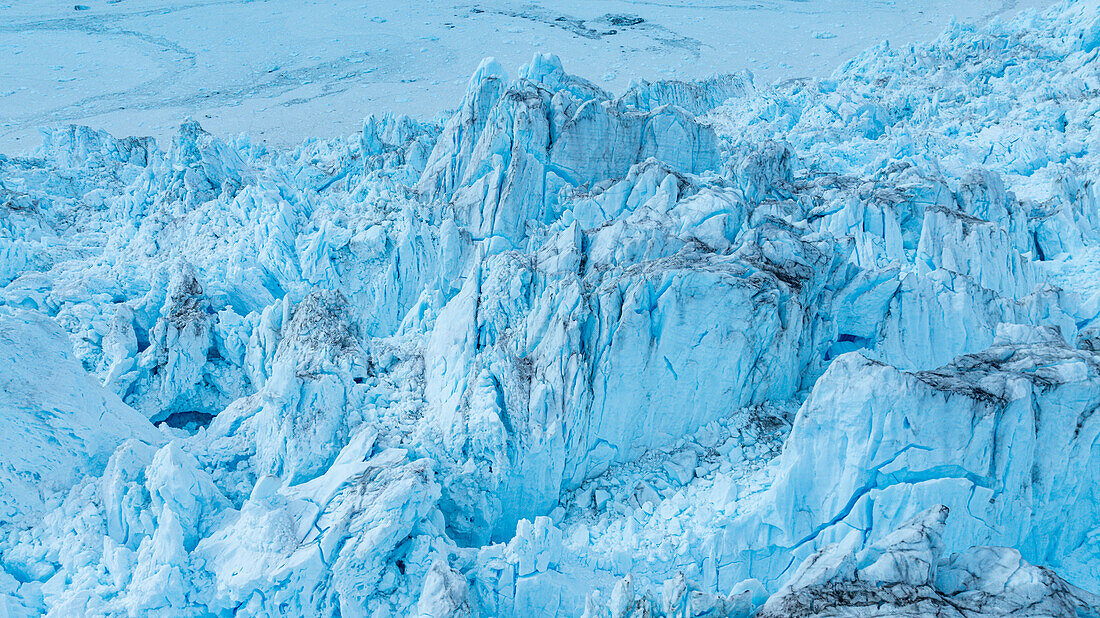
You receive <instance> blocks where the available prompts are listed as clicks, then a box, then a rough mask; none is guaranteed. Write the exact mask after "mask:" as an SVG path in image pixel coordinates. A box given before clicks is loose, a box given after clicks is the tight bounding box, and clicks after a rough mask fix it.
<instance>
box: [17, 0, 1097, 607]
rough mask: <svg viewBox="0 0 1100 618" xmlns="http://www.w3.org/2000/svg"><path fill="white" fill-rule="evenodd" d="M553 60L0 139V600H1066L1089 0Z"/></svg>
mask: <svg viewBox="0 0 1100 618" xmlns="http://www.w3.org/2000/svg"><path fill="white" fill-rule="evenodd" d="M569 68H570V67H569V66H568V65H566V66H563V64H562V62H561V61H560V59H559V58H558V57H556V56H552V55H548V54H537V55H535V56H534V57H533V58H530V59H529V60H528V62H527V64H525V65H524V66H522V67H521V68H520V69H519V70H518V71H513V72H512V73H511V74H508V72H506V70H505V68H504V67H503V66H502V65H501V64H500V63H498V62H496V61H492V60H486V61H484V62H482V63H481V64H480V66H478V67H477V69H476V71H475V72H474V73H473V75H472V76H471V77H470V78H469V79H468V81H467V84H466V86H465V89H464V90H463V92H462V94H461V95H460V96H458V97H457V98H456V99H455V100H454V101H451V102H448V103H446V105H445V106H446V107H452V108H454V109H455V110H456V111H455V112H454V113H453V114H451V115H450V116H447V117H446V118H444V119H443V120H442V121H441V122H438V123H436V122H431V121H424V120H415V119H412V118H410V117H408V116H394V115H380V116H372V117H371V118H369V119H368V120H367V121H366V122H365V123H364V125H363V127H362V129H361V130H359V131H356V132H355V133H353V134H351V135H350V136H348V137H343V138H337V139H333V140H327V141H326V140H310V141H307V142H305V143H304V144H302V145H301V146H299V147H297V148H294V149H288V150H282V149H274V148H271V147H269V146H265V145H264V144H262V143H259V142H258V141H251V140H249V139H248V138H245V137H236V138H231V139H227V138H221V137H218V136H215V135H213V134H211V133H207V132H206V131H204V130H203V128H201V127H200V125H199V123H195V122H187V123H184V124H183V125H182V126H180V127H178V128H177V130H176V131H175V133H174V135H173V136H172V138H171V139H170V140H168V141H166V142H163V143H158V142H156V141H154V140H151V139H147V138H116V137H112V136H111V135H109V134H107V133H105V132H101V131H96V130H94V129H89V128H84V127H75V126H72V127H63V128H59V129H56V130H54V131H51V132H49V134H48V135H47V138H46V143H45V145H44V147H43V148H42V150H41V152H40V153H38V154H37V155H36V156H32V157H23V156H11V157H7V156H0V208H2V209H3V210H2V212H3V218H2V219H0V223H2V228H0V285H2V286H3V287H2V289H0V360H3V362H4V367H3V369H2V373H0V376H2V377H3V381H2V384H3V392H2V396H0V414H2V415H3V416H2V417H0V435H2V437H0V448H2V449H3V450H2V454H3V459H2V460H0V464H2V466H0V492H2V494H3V501H2V502H0V509H2V511H0V564H2V566H3V569H2V571H0V611H6V612H7V613H8V614H9V615H19V616H21V615H38V614H41V613H43V612H49V613H51V614H53V615H56V616H76V615H80V616H83V615H135V616H136V615H142V616H144V615H163V616H180V615H193V616H208V615H215V616H228V615H243V616H284V615H303V616H313V615H344V616H359V615H367V616H425V617H427V616H431V617H436V618H438V617H441V616H517V617H520V616H524V617H525V616H543V615H546V616H553V615H560V616H581V615H584V616H589V617H590V618H595V617H600V618H607V617H609V616H610V617H614V618H625V617H633V618H642V617H643V616H652V617H661V616H664V617H688V616H692V617H696V616H727V617H744V618H747V617H749V616H758V617H779V616H860V617H862V616H967V617H977V616H990V617H992V616H1004V615H1017V616H1057V617H1063V616H1064V617H1080V616H1093V617H1095V616H1100V599H1098V598H1097V596H1096V592H1097V591H1098V590H1100V414H1097V411H1098V410H1100V189H1098V188H1097V186H1096V184H1095V183H1094V182H1093V178H1094V177H1095V176H1096V174H1097V173H1098V172H1100V132H1098V131H1097V129H1096V128H1095V123H1096V117H1097V112H1098V111H1100V2H1098V1H1097V0H1078V1H1075V2H1069V3H1066V4H1060V5H1058V6H1056V7H1055V8H1053V9H1051V10H1050V11H1049V12H1045V13H1026V14H1024V15H1023V16H1021V17H1020V18H1019V19H1017V20H1016V21H1013V22H1011V23H1001V22H994V23H990V24H986V25H984V26H981V27H973V26H967V25H961V24H953V25H951V26H950V27H949V28H948V29H947V30H946V31H945V32H944V33H943V34H942V35H941V36H940V37H939V38H938V39H937V40H935V41H933V42H931V43H923V44H916V45H913V46H909V45H906V46H903V47H891V46H887V45H878V46H875V47H872V48H871V49H868V50H867V51H866V52H864V53H862V54H861V55H859V56H858V57H857V58H856V59H854V60H853V61H851V62H850V63H847V64H845V65H844V66H843V67H841V68H840V69H839V70H838V71H837V72H836V73H835V74H833V75H832V76H831V77H829V78H826V79H806V80H793V81H786V82H783V83H778V84H775V85H769V84H768V83H766V82H763V81H760V80H754V79H753V78H752V76H750V75H748V74H744V73H734V74H730V75H726V76H718V77H712V78H709V79H707V80H704V81H649V82H642V83H639V84H637V85H635V86H634V87H632V88H630V89H627V90H626V91H624V92H623V93H621V94H619V95H613V94H609V93H608V92H606V91H605V90H604V89H602V88H601V87H600V86H597V85H595V84H593V83H592V82H590V81H587V80H585V79H582V78H579V77H576V76H574V75H572V74H570V73H569V72H567V71H568V70H569ZM66 335H67V336H66Z"/></svg>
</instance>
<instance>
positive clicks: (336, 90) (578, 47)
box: [0, 0, 1051, 153]
mask: <svg viewBox="0 0 1100 618" xmlns="http://www.w3.org/2000/svg"><path fill="white" fill-rule="evenodd" d="M1050 4H1051V1H1050V0H966V1H963V2H959V1H956V0H926V1H922V2H895V1H894V0H734V1H727V2H719V1H715V0H709V1H704V2H694V1H689V0H666V1H659V2H653V1H645V0H634V1H622V0H616V1H608V0H599V1H594V2H564V1H560V0H558V1H555V0H537V1H534V2H516V1H511V2H508V1H504V0H486V1H484V2H461V1H455V0H445V1H443V2H429V1H424V0H412V1H410V2H404V1H401V2H380V1H378V0H366V1H364V2H349V1H348V0H336V1H331V2H303V1H300V0H270V1H265V2H252V1H248V0H149V1H141V2H139V1H136V0H121V1H120V0H114V1H112V0H66V1H64V2H61V1H57V0H44V1H41V2H31V1H28V0H9V1H0V151H3V152H7V153H13V152H29V151H32V150H34V149H36V148H37V147H38V146H39V144H40V143H41V136H40V135H39V133H38V127H40V126H52V125H55V124H57V123H68V122H79V123H80V124H86V125H89V126H92V127H95V128H102V129H106V130H108V131H111V132H112V133H115V134H116V135H152V136H154V137H157V138H158V139H164V138H167V137H168V136H170V135H171V134H172V133H173V131H174V130H175V127H176V126H177V125H178V124H179V122H180V121H181V120H182V119H184V118H185V117H187V116H193V117H194V118H195V119H196V120H198V121H200V122H202V124H203V127H204V128H206V129H207V130H209V131H212V132H213V133H215V134H223V135H224V134H237V133H240V132H247V133H249V134H251V135H252V136H253V138H254V139H256V140H257V141H265V142H268V143H270V144H272V145H278V146H288V145H293V144H297V143H298V142H300V141H302V139H304V138H306V137H320V138H331V137H337V136H343V135H347V134H349V133H351V132H353V131H356V130H358V129H360V128H361V127H362V121H363V118H364V116H366V115H367V114H370V113H379V112H386V111H394V112H399V113H405V114H409V115H411V116H413V117H432V116H435V115H436V114H437V113H439V112H441V111H445V110H447V109H448V108H450V107H452V106H453V105H454V102H455V101H457V100H458V98H459V97H460V96H461V94H462V90H463V88H464V86H465V84H466V80H467V78H468V77H469V75H470V73H471V72H472V71H473V69H474V68H475V67H477V65H478V63H479V62H480V61H481V59H482V58H484V57H487V56H494V57H496V58H497V59H498V60H500V62H501V63H502V64H503V65H504V66H505V67H506V68H507V69H509V70H515V68H516V67H518V66H519V65H520V64H522V63H523V62H526V61H527V60H528V59H529V58H530V57H531V54H532V53H533V52H536V51H546V52H552V53H555V54H557V55H559V56H560V57H561V58H562V61H563V63H564V65H565V68H566V70H568V71H570V72H572V73H575V74H577V75H579V76H582V77H585V78H587V79H589V80H591V81H594V82H596V83H598V84H600V85H601V86H602V87H603V88H605V89H607V90H610V91H612V92H620V91H622V90H623V89H624V88H625V87H626V86H627V85H628V84H629V82H630V80H632V79H648V80H657V79H687V78H699V77H706V76H709V75H711V74H713V73H716V72H717V73H730V72H734V71H740V70H751V71H752V72H753V73H754V74H755V75H756V76H757V78H758V79H760V80H763V81H766V82H771V81H773V80H776V79H787V78H794V77H825V76H827V75H828V74H829V73H831V72H832V71H833V70H834V69H835V68H836V67H837V66H839V65H840V64H842V63H843V62H845V61H847V60H849V59H850V58H851V57H852V56H854V55H855V54H856V53H858V52H859V51H860V50H862V49H864V48H866V47H868V46H870V45H872V44H874V43H877V42H878V41H880V40H883V39H886V40H889V41H890V42H891V43H892V44H894V45H895V46H897V45H905V44H908V43H912V42H915V41H924V40H929V39H931V38H933V37H935V36H936V35H937V34H938V33H939V32H940V31H941V30H943V28H944V26H946V25H947V24H948V23H949V22H950V21H951V19H952V18H956V19H958V20H960V21H972V22H975V23H979V24H980V23H984V22H986V21H988V20H990V19H992V18H996V17H999V16H1009V15H1011V14H1013V13H1015V12H1018V11H1019V10H1020V9H1025V8H1030V7H1042V6H1048V5H1050ZM76 7H86V8H81V9H77V8H76Z"/></svg>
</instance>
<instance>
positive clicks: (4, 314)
mask: <svg viewBox="0 0 1100 618" xmlns="http://www.w3.org/2000/svg"><path fill="white" fill-rule="evenodd" d="M0 364H2V365H3V367H4V368H5V369H4V372H3V386H2V387H0V410H3V415H2V416H0V450H2V452H3V453H4V459H3V468H2V469H0V518H2V520H3V521H4V523H5V525H11V524H13V523H15V522H19V521H20V520H21V519H23V518H25V517H28V516H35V515H37V516H40V515H42V511H43V510H44V508H45V507H47V506H48V505H51V504H53V503H55V502H56V499H57V498H58V496H59V494H64V492H66V491H68V489H69V488H70V487H72V486H73V485H75V484H76V483H77V482H78V481H80V480H81V479H83V478H84V477H85V476H88V475H99V474H102V473H103V468H104V466H105V465H106V464H107V459H108V458H109V457H110V456H111V453H113V452H114V451H115V449H116V448H118V447H119V445H120V444H121V443H123V442H124V441H126V440H130V439H133V440H137V441H140V442H143V443H145V444H158V443H159V442H161V441H163V438H162V437H161V435H160V432H158V431H157V430H156V429H155V428H154V427H153V426H152V425H151V424H149V422H148V421H146V420H145V419H144V418H142V417H141V416H140V415H138V414H136V413H135V412H134V411H133V410H132V409H130V408H129V407H128V406H126V405H125V404H124V403H122V401H120V400H119V398H118V396H117V395H115V394H114V393H111V392H108V391H107V390H105V389H104V388H103V386H102V385H101V384H99V382H98V381H97V380H95V378H93V377H92V376H90V375H88V374H87V373H86V372H85V371H84V368H83V367H81V366H80V363H79V361H77V360H76V359H74V358H73V355H72V351H71V346H70V344H69V341H68V338H67V337H66V336H65V333H64V332H63V331H62V330H61V329H59V328H58V327H57V325H56V324H54V323H53V322H51V321H50V320H49V319H47V318H45V317H43V316H42V315H41V314H38V313H31V312H27V311H18V310H17V311H11V310H9V309H7V308H5V309H0ZM54 506H56V505H54Z"/></svg>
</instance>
